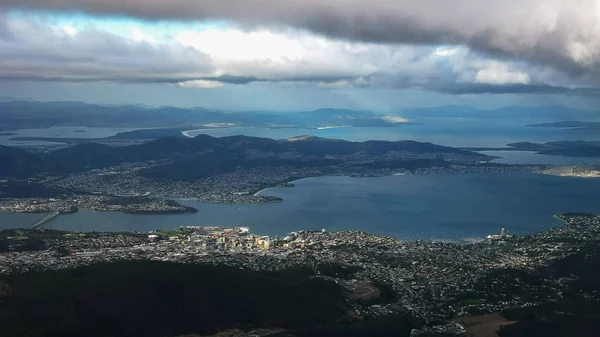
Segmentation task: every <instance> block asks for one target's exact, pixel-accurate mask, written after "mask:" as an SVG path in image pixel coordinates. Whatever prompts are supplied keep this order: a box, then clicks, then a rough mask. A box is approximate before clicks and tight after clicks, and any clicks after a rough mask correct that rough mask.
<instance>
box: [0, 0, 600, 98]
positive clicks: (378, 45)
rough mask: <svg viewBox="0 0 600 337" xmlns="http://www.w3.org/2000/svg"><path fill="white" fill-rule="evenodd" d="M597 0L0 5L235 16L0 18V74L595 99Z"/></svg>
mask: <svg viewBox="0 0 600 337" xmlns="http://www.w3.org/2000/svg"><path fill="white" fill-rule="evenodd" d="M599 2H600V1H592V0H570V1H568V2H567V1H559V0H544V1H537V0H530V1H526V0H520V1H517V0H505V1H503V2H497V1H494V2H492V1H483V0H470V1H467V0H453V1H434V0H421V1H419V2H413V1H391V0H389V1H388V0H370V1H359V0H345V1H341V0H330V1H315V0H303V1H300V0H280V1H266V0H255V1H250V0H247V1H236V0H221V1H204V0H194V1H191V0H178V1H172V2H164V1H158V0H131V1H126V2H124V1H123V2H122V1H120V0H119V1H117V0H102V1H100V0H81V1H69V0H52V1H48V0H45V1H41V0H40V1H34V0H19V1H16V0H0V6H4V7H5V8H35V9H47V10H55V11H68V10H82V11H85V12H88V13H91V14H96V15H108V14H111V15H115V14H117V15H125V16H132V17H139V18H146V19H178V20H197V19H203V18H214V19H228V20H234V21H235V22H237V23H240V24H242V25H241V26H240V25H236V26H228V27H227V28H223V27H221V28H207V29H199V30H198V29H196V30H194V29H191V28H190V29H180V30H178V31H176V32H171V33H170V34H168V35H167V36H165V35H164V34H163V35H160V34H159V35H157V34H156V32H155V31H152V30H146V29H145V27H144V25H145V24H144V25H142V26H135V25H133V26H130V27H129V29H128V31H126V32H120V33H119V34H116V33H114V32H109V31H106V30H102V29H101V28H98V27H96V26H94V23H93V21H91V23H90V24H88V25H86V26H84V27H72V26H68V25H61V24H59V23H57V22H54V21H52V20H43V19H40V18H39V17H35V16H34V15H32V16H27V15H24V16H20V17H18V18H15V17H13V16H10V15H4V17H2V14H1V13H0V78H4V79H25V80H46V81H117V82H125V83H128V82H136V83H144V82H156V83H170V84H174V85H179V86H182V87H187V88H198V89H208V88H214V87H218V86H222V85H223V84H227V83H229V84H245V83H250V82H262V81H269V82H279V83H291V84H295V85H317V86H320V87H323V88H329V89H337V88H342V87H347V86H355V87H365V86H371V87H382V88H419V89H424V90H433V91H438V92H444V93H453V94H465V93H545V94H546V93H565V94H573V95H589V96H596V95H597V93H598V90H597V89H596V88H598V87H600V76H599V75H600V74H599V72H600V69H599V66H600V42H599V40H600V18H598V16H599V15H600V6H599V5H598V3H599ZM26 13H27V12H26ZM596 19H599V20H596ZM148 25H152V24H151V23H149V24H148ZM294 27H295V28H294Z"/></svg>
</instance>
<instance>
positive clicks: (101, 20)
mask: <svg viewBox="0 0 600 337" xmlns="http://www.w3.org/2000/svg"><path fill="white" fill-rule="evenodd" d="M7 14H8V19H27V20H39V21H43V22H46V23H50V24H52V25H54V26H56V27H61V28H63V29H65V28H66V30H68V31H78V30H81V29H86V28H90V27H93V28H95V29H98V30H102V31H105V32H109V33H112V34H115V35H120V36H124V37H132V34H135V32H136V31H137V32H140V33H142V34H146V35H148V36H151V37H152V38H153V39H154V40H155V41H157V42H160V41H161V40H167V39H171V37H172V36H173V35H175V34H177V33H178V32H181V31H183V30H186V31H188V30H191V31H204V30H207V29H217V30H226V29H228V28H231V27H232V25H231V24H230V23H229V22H227V21H218V20H205V21H196V22H189V21H188V22H178V21H166V20H162V21H152V22H149V21H144V20H139V19H132V18H126V17H117V16H113V17H94V16H90V15H87V14H84V13H51V12H43V11H36V12H31V11H27V12H25V11H22V10H11V11H9V12H8V13H7Z"/></svg>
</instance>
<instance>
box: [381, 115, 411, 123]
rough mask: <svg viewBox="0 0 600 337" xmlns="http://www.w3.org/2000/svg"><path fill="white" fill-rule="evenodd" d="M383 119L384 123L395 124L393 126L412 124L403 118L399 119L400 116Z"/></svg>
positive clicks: (384, 117)
mask: <svg viewBox="0 0 600 337" xmlns="http://www.w3.org/2000/svg"><path fill="white" fill-rule="evenodd" d="M381 119H383V120H384V121H386V122H388V123H393V124H402V123H408V122H410V121H409V120H408V119H406V118H403V117H398V116H383V117H381Z"/></svg>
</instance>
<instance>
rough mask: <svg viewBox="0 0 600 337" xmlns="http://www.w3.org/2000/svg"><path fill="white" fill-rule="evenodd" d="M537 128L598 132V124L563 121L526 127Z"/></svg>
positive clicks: (599, 124) (599, 125) (599, 128)
mask: <svg viewBox="0 0 600 337" xmlns="http://www.w3.org/2000/svg"><path fill="white" fill-rule="evenodd" d="M528 126H531V127H537V128H559V129H577V130H600V122H581V121H563V122H554V123H539V124H531V125H528Z"/></svg>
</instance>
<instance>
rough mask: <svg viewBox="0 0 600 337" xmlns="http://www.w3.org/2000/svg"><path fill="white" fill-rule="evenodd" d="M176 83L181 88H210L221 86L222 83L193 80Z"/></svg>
mask: <svg viewBox="0 0 600 337" xmlns="http://www.w3.org/2000/svg"><path fill="white" fill-rule="evenodd" d="M177 85H179V86H180V87H183V88H197V89H210V88H218V87H222V86H223V83H221V82H217V81H206V80H194V81H184V82H179V83H177Z"/></svg>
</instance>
